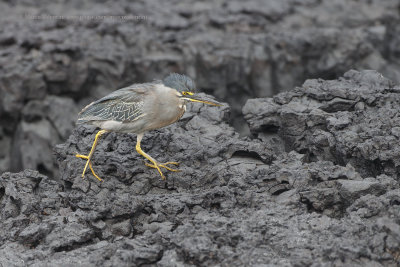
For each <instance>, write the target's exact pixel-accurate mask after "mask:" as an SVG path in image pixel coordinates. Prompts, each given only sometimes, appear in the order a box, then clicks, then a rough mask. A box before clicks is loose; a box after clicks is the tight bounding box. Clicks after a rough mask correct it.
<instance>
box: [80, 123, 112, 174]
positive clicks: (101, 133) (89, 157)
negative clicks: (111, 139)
mask: <svg viewBox="0 0 400 267" xmlns="http://www.w3.org/2000/svg"><path fill="white" fill-rule="evenodd" d="M106 132H107V131H106V130H100V131H98V132H97V134H96V137H95V138H94V142H93V145H92V149H90V153H89V155H88V156H85V155H80V154H77V155H76V157H78V158H83V159H86V160H87V161H86V165H85V168H84V169H83V172H82V178H85V172H86V169H87V167H88V166H89V167H90V169H91V171H92V173H93V175H94V176H95V177H96V178H97V179H99V180H100V181H102V180H101V179H100V177H99V176H97V175H96V174H95V173H94V171H93V168H92V166H91V165H92V164H91V162H90V160H91V159H92V156H93V153H94V150H95V148H96V146H97V142H98V141H99V138H100V136H102V135H103V134H104V133H106Z"/></svg>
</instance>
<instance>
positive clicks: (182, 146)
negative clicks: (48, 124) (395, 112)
mask: <svg viewBox="0 0 400 267" xmlns="http://www.w3.org/2000/svg"><path fill="white" fill-rule="evenodd" d="M305 85H307V89H308V91H306V88H297V89H295V90H293V91H289V92H286V93H282V94H279V95H277V96H276V97H275V98H273V99H254V100H251V101H249V103H251V105H250V104H248V105H246V107H245V108H244V113H245V114H246V118H247V119H248V120H249V125H250V129H251V130H252V132H253V134H254V136H253V138H248V137H246V138H241V137H239V134H238V133H237V132H235V130H234V129H233V128H232V127H231V126H229V125H228V124H227V123H226V121H227V118H228V117H229V106H228V105H224V106H222V107H209V106H203V105H190V106H189V107H188V111H187V113H186V114H185V116H184V117H183V118H182V120H181V121H179V122H178V123H176V124H173V125H171V126H168V127H166V128H163V129H160V130H158V131H152V132H149V133H147V134H146V135H145V138H144V139H143V142H142V148H143V150H144V151H146V152H148V153H149V154H150V155H152V156H154V157H155V158H156V159H158V160H159V161H169V160H176V161H179V162H180V163H181V164H180V166H179V169H180V170H181V171H180V172H168V171H165V172H164V173H165V174H166V176H167V179H166V180H165V181H164V180H162V179H161V178H160V176H159V174H158V173H157V172H156V171H155V170H154V169H151V168H149V167H147V166H145V165H144V164H143V163H144V159H143V158H142V157H141V156H139V155H138V154H137V153H136V151H135V149H134V147H135V141H136V138H135V136H134V135H131V134H118V133H109V134H107V135H104V136H103V137H102V138H101V140H100V142H99V145H98V147H97V149H96V152H95V154H94V158H93V167H94V169H95V170H96V172H97V173H98V174H99V175H100V176H101V177H102V178H103V179H104V181H103V182H99V181H98V180H97V179H95V177H93V175H92V174H91V173H90V172H87V174H86V178H85V179H82V178H81V171H82V169H83V166H84V164H85V162H84V161H83V160H82V159H79V158H76V157H75V154H76V153H83V154H85V153H88V151H89V149H90V147H91V144H92V142H93V139H94V135H95V133H96V129H95V128H93V127H88V126H79V127H77V128H76V129H74V131H73V132H72V135H71V136H70V137H69V138H68V140H67V142H65V143H64V144H61V145H57V146H56V147H55V154H56V158H57V162H58V164H59V167H60V181H58V182H56V181H54V180H52V179H50V178H48V177H46V176H44V175H42V174H39V173H38V172H35V171H25V172H21V173H14V174H12V173H5V174H3V175H2V176H1V177H0V207H1V214H0V215H1V218H0V219H1V221H2V227H1V231H2V232H1V233H0V236H1V241H2V242H1V244H2V245H1V246H0V263H1V264H3V265H7V264H11V263H12V264H17V265H24V264H27V265H33V266H42V265H65V264H74V265H77V266H98V265H105V266H132V265H157V266H213V265H218V264H220V265H227V266H244V265H265V264H269V265H272V266H282V265H284V266H310V265H329V264H332V262H333V263H334V264H336V265H348V266H366V265H367V266H368V265H383V266H396V265H397V264H398V251H399V246H398V244H399V242H398V240H399V225H400V222H399V221H398V219H396V218H399V217H400V214H399V211H400V209H399V205H400V186H399V183H398V178H397V176H396V175H393V174H392V173H390V172H382V174H379V175H374V173H371V174H370V175H369V176H367V175H366V174H367V173H368V172H365V170H364V169H362V168H361V167H360V166H361V165H355V164H353V161H352V160H348V162H347V163H346V164H343V161H338V160H336V158H332V153H331V150H330V147H328V148H327V149H325V150H324V149H320V150H317V149H315V146H317V145H319V146H323V145H325V146H330V145H332V146H333V147H335V145H336V146H337V147H340V146H339V145H338V144H340V142H341V141H340V139H339V138H332V137H331V136H332V135H334V134H344V132H342V129H344V128H346V129H347V132H350V131H351V130H352V129H355V128H354V127H353V126H355V127H357V125H360V124H362V125H364V127H365V128H366V129H371V130H370V131H372V126H375V125H376V121H375V120H373V119H371V118H369V117H368V116H367V115H365V114H372V112H370V113H368V112H369V110H370V109H372V110H375V111H376V112H375V116H379V113H380V112H383V113H389V112H390V109H395V108H396V106H395V105H394V101H395V99H396V98H393V97H389V96H391V94H394V92H393V90H395V89H396V88H397V87H396V86H394V85H392V83H391V82H390V81H389V80H388V79H386V78H383V77H382V76H381V75H378V74H377V73H376V72H370V71H366V72H355V71H351V72H349V73H347V74H346V76H345V77H344V78H341V79H339V80H332V81H324V80H314V81H307V82H306V83H305ZM382 85H383V86H389V87H390V88H391V89H390V90H383V89H380V86H382ZM338 96H340V97H338ZM335 98H338V99H339V100H338V102H332V99H335ZM339 101H340V104H338V103H339ZM348 101H352V103H353V104H352V105H348V104H347V103H348ZM391 101H393V102H391ZM360 102H363V103H364V105H363V108H360V107H361V106H362V105H359V108H357V109H356V108H355V106H356V105H357V103H360ZM390 103H393V104H390ZM328 106H329V108H327V109H328V110H329V112H327V111H324V110H322V109H321V107H328ZM343 109H346V111H344V110H343ZM342 113H346V114H347V116H346V117H345V118H347V119H340V117H335V116H337V115H338V114H342ZM360 113H361V114H360ZM362 113H364V115H363V114H362ZM355 115H357V119H355ZM362 115H363V116H362ZM369 116H372V115H369ZM330 118H335V119H336V121H337V122H338V123H336V124H335V125H337V126H335V127H336V128H335V127H332V128H328V127H327V125H328V124H329V123H330V122H332V121H333V120H332V119H330ZM362 118H364V120H362ZM390 122H391V120H389V119H386V120H381V121H380V122H379V123H380V125H381V127H380V129H389V128H390V127H389V125H390ZM271 125H273V126H271ZM338 125H340V126H338ZM289 127H290V128H289ZM342 127H344V128H342ZM369 127H370V128H369ZM271 129H273V130H271ZM333 129H335V130H333ZM375 130H377V129H375ZM263 131H266V133H265V134H264V135H262V133H263ZM268 131H269V132H268ZM302 131H303V132H302ZM323 132H326V134H325V135H322V133H323ZM391 132H392V131H390V133H391ZM289 133H290V134H289ZM355 133H356V134H361V133H362V132H357V131H355ZM383 133H387V134H389V130H387V132H385V131H383ZM321 135H322V136H326V138H325V139H324V138H322V137H320V136H321ZM308 136H316V137H318V138H314V139H313V138H307V137H308ZM382 136H383V138H384V137H385V135H382ZM274 140H275V141H276V142H277V143H276V144H281V145H282V146H279V145H276V146H275V147H270V144H273V143H274ZM352 140H353V142H360V143H354V144H349V146H350V145H351V146H352V147H362V144H363V143H362V142H363V139H362V138H354V139H352ZM311 141H312V142H313V146H311V145H310V143H309V142H311ZM335 142H336V143H335ZM307 147H308V149H309V150H306V149H304V148H307ZM298 148H301V149H298ZM379 148H381V147H379ZM285 149H286V150H287V151H285ZM384 149H385V151H386V155H392V153H393V154H394V151H395V150H396V146H395V145H392V146H388V147H385V148H384ZM310 151H312V152H313V153H314V156H312V155H311V152H310ZM314 151H318V152H319V153H318V154H315V152H314ZM357 155H358V154H354V155H353V156H352V157H349V159H352V158H353V157H355V158H356V157H357ZM329 159H331V160H329ZM364 167H366V166H364Z"/></svg>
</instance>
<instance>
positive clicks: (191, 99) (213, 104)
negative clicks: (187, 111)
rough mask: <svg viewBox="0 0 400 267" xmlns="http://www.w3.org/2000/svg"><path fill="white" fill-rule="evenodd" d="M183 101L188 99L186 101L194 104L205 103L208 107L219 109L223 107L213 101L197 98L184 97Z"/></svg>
mask: <svg viewBox="0 0 400 267" xmlns="http://www.w3.org/2000/svg"><path fill="white" fill-rule="evenodd" d="M182 99H186V100H189V101H192V102H198V103H204V104H207V105H212V106H217V107H221V106H222V105H221V104H218V103H216V102H213V101H209V100H202V99H196V98H193V97H182Z"/></svg>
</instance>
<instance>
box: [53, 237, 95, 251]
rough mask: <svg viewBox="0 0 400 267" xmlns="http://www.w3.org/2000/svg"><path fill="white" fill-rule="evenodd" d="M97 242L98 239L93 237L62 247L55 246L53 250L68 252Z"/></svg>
mask: <svg viewBox="0 0 400 267" xmlns="http://www.w3.org/2000/svg"><path fill="white" fill-rule="evenodd" d="M95 243H96V241H95V240H93V238H91V239H90V240H89V241H86V242H74V243H72V244H70V245H65V246H60V247H57V248H54V249H53V251H54V252H68V251H72V250H75V249H79V248H82V247H86V246H89V245H93V244H95Z"/></svg>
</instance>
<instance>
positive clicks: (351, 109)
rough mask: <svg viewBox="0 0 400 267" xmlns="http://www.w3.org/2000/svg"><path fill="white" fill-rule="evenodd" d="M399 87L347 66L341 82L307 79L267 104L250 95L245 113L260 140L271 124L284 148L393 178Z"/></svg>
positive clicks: (314, 159) (374, 72)
mask: <svg viewBox="0 0 400 267" xmlns="http://www.w3.org/2000/svg"><path fill="white" fill-rule="evenodd" d="M399 92H400V87H399V86H395V84H394V83H393V82H391V81H390V80H388V79H387V78H384V77H383V76H382V75H381V74H379V73H378V72H376V71H362V72H357V71H349V72H347V73H346V74H345V75H344V78H343V79H339V81H325V80H307V81H306V82H305V83H304V84H303V86H302V87H298V88H296V89H295V90H293V91H290V92H288V93H285V94H279V95H277V96H275V97H274V98H273V100H269V101H270V102H269V103H271V104H270V105H266V104H265V100H262V99H260V100H258V99H255V100H251V101H249V102H248V103H247V104H246V106H245V107H244V108H243V113H244V115H245V118H246V119H248V120H249V126H250V129H251V131H252V132H253V134H255V135H256V136H257V135H261V136H260V139H262V136H263V134H266V133H267V134H271V129H273V131H272V134H274V137H275V138H281V139H283V140H284V143H285V145H286V148H287V149H294V150H296V151H298V152H300V153H303V154H306V155H307V157H308V160H310V161H318V160H329V161H332V162H334V163H335V164H339V165H346V164H347V163H350V164H351V165H352V166H354V167H355V168H356V170H357V171H358V172H360V174H361V175H362V176H363V177H368V176H374V177H375V176H378V175H380V174H387V175H389V176H394V177H396V176H397V166H398V165H399V164H400V162H399V160H398V156H397V155H398V150H399V149H400V148H399V147H398V146H397V145H396V144H397V142H396V140H397V138H398V137H397V136H396V134H397V128H396V125H398V124H399V123H400V121H399V119H398V118H397V116H396V114H398V107H397V106H398V105H397V102H398V101H399ZM259 114H260V115H259ZM264 114H265V116H263V115H264Z"/></svg>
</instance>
